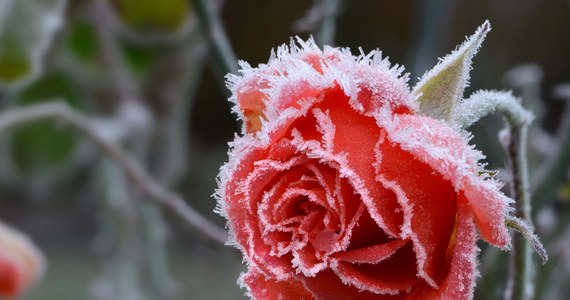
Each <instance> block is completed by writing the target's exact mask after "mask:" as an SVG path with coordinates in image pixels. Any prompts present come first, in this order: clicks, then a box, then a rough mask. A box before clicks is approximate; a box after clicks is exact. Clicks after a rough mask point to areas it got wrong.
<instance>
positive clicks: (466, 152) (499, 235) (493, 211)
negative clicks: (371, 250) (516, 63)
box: [377, 114, 511, 248]
mask: <svg viewBox="0 0 570 300" xmlns="http://www.w3.org/2000/svg"><path fill="white" fill-rule="evenodd" d="M377 120H378V122H379V124H381V126H383V127H384V128H386V132H387V134H388V139H389V140H391V141H394V142H396V143H398V144H399V145H400V147H401V148H402V149H403V150H405V151H407V152H410V153H411V154H412V155H413V156H414V157H416V158H417V159H419V160H420V161H422V162H424V163H426V164H428V165H429V166H431V167H432V168H433V169H434V170H436V171H438V172H439V173H440V174H442V176H444V178H445V179H447V180H449V181H451V182H452V184H453V186H454V187H455V189H456V191H457V192H459V191H463V192H464V194H465V197H466V198H467V200H468V202H469V205H470V207H471V209H472V210H473V214H474V217H475V223H476V224H477V227H478V229H479V232H480V233H481V236H482V237H483V239H485V240H486V241H487V242H489V243H491V244H493V245H495V246H498V247H503V248H504V247H508V245H509V243H510V236H509V233H508V230H507V227H506V226H505V216H506V215H507V212H508V205H509V202H510V201H511V200H510V199H509V198H507V197H505V196H504V195H503V194H502V193H501V192H500V191H499V185H498V184H497V183H496V182H494V181H493V180H492V179H490V178H487V179H486V178H483V177H481V176H479V165H478V161H479V160H481V159H483V158H484V156H483V155H482V154H481V153H480V152H478V151H476V150H474V149H473V148H472V147H471V146H469V145H468V141H467V139H466V138H464V137H462V136H461V135H460V133H458V132H456V131H454V130H453V129H452V128H451V127H450V126H449V125H448V124H447V123H444V122H443V121H439V120H435V119H432V118H429V117H424V116H419V115H395V116H394V117H393V118H392V117H391V116H389V115H386V114H384V115H378V116H377Z"/></svg>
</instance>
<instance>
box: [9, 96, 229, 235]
mask: <svg viewBox="0 0 570 300" xmlns="http://www.w3.org/2000/svg"><path fill="white" fill-rule="evenodd" d="M43 120H51V121H55V122H57V123H65V124H67V125H69V126H71V127H73V128H74V129H76V130H78V131H79V132H81V133H83V134H84V135H85V136H87V137H88V138H90V139H91V140H92V141H93V142H94V143H95V145H96V146H98V147H99V148H100V149H101V151H102V152H103V153H105V154H106V155H108V156H109V157H110V158H111V159H112V160H113V161H115V163H117V164H118V165H119V166H120V167H121V168H122V169H123V171H124V172H125V174H126V175H127V177H128V178H129V179H130V180H131V181H132V182H133V184H135V185H137V186H138V188H139V189H140V191H141V192H142V193H143V194H145V195H146V196H148V197H149V198H151V199H154V200H155V201H157V202H158V203H160V204H162V205H164V206H166V207H168V208H170V209H171V210H173V211H174V212H175V213H176V214H178V216H179V217H181V218H182V219H184V220H185V221H186V222H187V223H188V224H190V225H191V226H193V227H194V228H195V229H197V230H198V231H200V232H201V233H202V234H204V235H205V236H207V237H209V238H211V239H212V240H214V241H216V242H219V243H221V244H224V243H225V241H226V240H227V233H226V231H225V230H224V229H222V228H220V227H218V226H217V225H216V224H214V223H212V222H211V221H209V220H208V219H207V218H205V217H204V216H202V215H201V214H200V213H199V212H198V211H196V210H195V209H194V208H192V207H191V206H189V205H188V204H187V203H186V201H185V200H184V198H182V197H181V196H179V195H177V194H176V193H174V192H171V191H168V190H166V189H165V188H163V187H162V186H161V185H160V184H159V183H158V182H156V181H155V180H154V179H153V178H151V177H150V176H149V175H148V173H147V172H146V171H145V170H144V169H143V168H142V167H141V166H140V165H139V164H138V163H137V162H136V161H135V160H133V159H132V158H131V156H130V155H129V154H127V153H126V152H125V151H124V150H123V149H122V148H121V147H119V146H118V145H116V144H115V143H114V142H112V141H110V140H109V139H107V138H105V137H104V136H102V135H101V134H100V133H99V131H98V130H97V129H96V128H95V127H93V126H92V124H91V122H90V120H89V119H88V118H87V117H85V116H83V115H82V114H81V113H79V112H77V111H75V110H74V109H73V108H71V107H70V106H69V105H67V104H66V103H64V102H51V103H42V104H35V105H29V106H26V107H22V108H12V109H9V110H7V111H4V112H2V113H1V114H0V132H2V131H6V130H9V129H13V128H15V127H19V126H23V125H28V124H30V123H34V122H38V121H43Z"/></svg>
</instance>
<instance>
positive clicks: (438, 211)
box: [218, 40, 510, 299]
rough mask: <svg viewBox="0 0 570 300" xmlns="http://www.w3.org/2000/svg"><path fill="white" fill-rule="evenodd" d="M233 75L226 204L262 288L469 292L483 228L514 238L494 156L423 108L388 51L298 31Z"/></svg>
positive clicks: (257, 291)
mask: <svg viewBox="0 0 570 300" xmlns="http://www.w3.org/2000/svg"><path fill="white" fill-rule="evenodd" d="M298 43H299V45H296V44H294V43H292V44H291V46H289V47H287V46H282V47H280V48H279V49H278V50H277V54H276V55H273V56H272V57H271V59H270V60H269V63H268V64H263V65H260V66H258V67H257V68H251V67H250V66H249V65H247V64H246V63H242V65H241V67H242V69H241V75H240V76H230V77H228V82H229V87H230V89H231V91H232V93H233V95H232V97H231V100H232V101H233V102H235V103H236V107H235V112H236V113H237V114H238V116H239V117H240V119H241V120H242V121H243V122H244V130H243V135H242V136H238V137H236V139H235V140H234V142H233V143H232V144H231V151H230V159H229V162H228V163H227V164H226V165H225V166H223V167H222V170H221V173H220V176H219V180H220V184H219V190H218V194H219V195H218V196H219V206H220V207H219V211H220V212H221V213H222V214H223V215H224V216H225V217H226V218H227V219H228V226H229V230H230V234H231V240H230V242H231V243H232V244H234V245H235V246H236V247H237V248H239V249H240V250H241V251H242V252H243V255H244V257H245V261H246V263H247V265H248V271H247V273H245V274H244V275H243V276H242V278H241V283H242V284H243V285H244V286H245V287H247V289H248V291H249V293H250V295H251V296H252V297H253V298H255V299H435V298H437V299H469V298H472V294H473V287H474V282H475V278H476V276H477V270H476V255H477V251H478V248H477V246H476V241H477V239H478V236H477V231H478V232H479V234H480V236H481V237H482V238H483V239H484V240H486V241H487V242H489V243H490V244H492V245H495V246H497V247H501V248H507V247H508V246H509V241H510V238H509V234H508V231H507V228H506V226H505V216H506V215H507V210H508V203H509V201H510V199H509V198H507V197H505V196H504V195H503V194H502V193H501V192H500V191H499V187H500V186H499V185H498V184H497V183H496V182H495V181H494V180H492V179H491V178H484V177H483V176H480V171H481V167H480V165H479V161H480V160H481V159H482V158H483V155H482V154H481V153H480V152H478V151H476V150H475V149H474V148H473V147H472V146H469V144H468V139H467V138H466V137H465V136H464V135H462V134H461V133H459V132H458V131H456V130H454V129H452V128H451V126H450V125H448V124H447V123H445V122H443V121H440V120H436V119H434V118H431V117H428V116H423V115H420V114H418V106H419V104H418V103H417V100H416V98H415V97H412V96H411V94H410V90H409V87H408V85H407V77H406V76H401V72H402V68H399V67H391V66H390V63H389V62H388V61H387V60H386V59H382V58H381V55H380V53H378V52H376V51H374V52H372V53H370V54H368V55H365V54H362V55H360V56H358V57H356V56H353V55H352V54H351V53H350V51H349V50H348V49H340V48H330V47H325V48H324V50H321V49H319V48H318V47H317V46H315V44H314V42H313V41H311V40H309V41H307V42H303V41H298Z"/></svg>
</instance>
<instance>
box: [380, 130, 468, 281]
mask: <svg viewBox="0 0 570 300" xmlns="http://www.w3.org/2000/svg"><path fill="white" fill-rule="evenodd" d="M380 152H381V153H382V160H381V162H380V164H379V169H378V172H379V175H380V177H379V179H380V180H381V181H383V183H384V184H385V185H387V186H390V187H391V188H393V189H400V190H401V192H402V193H403V195H402V196H400V197H405V199H400V200H401V201H405V202H407V205H408V206H409V210H408V211H406V212H405V214H406V215H408V214H409V222H410V224H409V225H407V224H406V225H404V228H403V234H404V236H410V237H411V238H412V241H413V242H414V249H416V252H417V253H416V254H417V256H418V264H419V266H418V267H419V270H418V272H419V274H420V275H422V277H424V279H426V280H427V281H428V282H429V283H430V284H431V285H432V286H434V285H437V284H436V282H437V281H439V279H440V278H441V277H442V275H443V271H444V270H445V267H446V265H447V264H448V262H447V261H446V259H445V253H446V250H447V246H448V244H449V240H450V238H451V234H452V232H453V228H454V226H455V217H456V203H457V195H456V192H455V189H454V187H453V186H452V185H451V182H449V181H448V180H445V179H443V177H442V176H441V175H440V174H439V173H437V172H436V171H434V169H433V168H432V167H431V166H429V165H427V164H425V163H423V162H421V161H419V160H417V159H416V158H415V157H414V156H413V155H412V154H410V153H408V152H405V151H402V150H401V149H400V147H398V146H397V145H394V144H392V143H390V142H388V141H386V142H385V143H383V144H381V145H380ZM386 180H387V181H386ZM396 194H398V193H396ZM405 218H406V217H405ZM406 226H409V228H406Z"/></svg>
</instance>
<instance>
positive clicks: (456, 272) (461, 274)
mask: <svg viewBox="0 0 570 300" xmlns="http://www.w3.org/2000/svg"><path fill="white" fill-rule="evenodd" d="M456 226H457V227H456V230H455V232H454V244H453V245H452V246H451V245H450V248H449V249H448V251H447V255H448V256H449V257H450V261H451V263H450V267H449V271H448V274H447V276H446V277H445V278H444V279H443V280H442V281H441V283H440V285H439V289H436V290H434V289H431V288H428V287H424V288H418V289H416V290H415V292H414V293H412V295H411V296H410V299H413V300H421V299H447V300H463V299H472V298H473V290H474V288H475V278H477V276H478V274H479V272H478V271H477V253H478V252H479V249H478V248H477V244H476V242H477V234H476V232H475V224H474V223H473V215H472V212H471V208H470V207H469V204H468V203H467V201H465V200H460V201H459V202H458V210H457V225H456Z"/></svg>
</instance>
